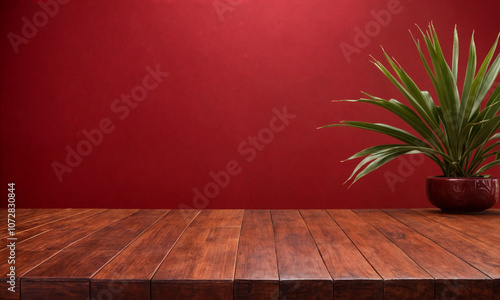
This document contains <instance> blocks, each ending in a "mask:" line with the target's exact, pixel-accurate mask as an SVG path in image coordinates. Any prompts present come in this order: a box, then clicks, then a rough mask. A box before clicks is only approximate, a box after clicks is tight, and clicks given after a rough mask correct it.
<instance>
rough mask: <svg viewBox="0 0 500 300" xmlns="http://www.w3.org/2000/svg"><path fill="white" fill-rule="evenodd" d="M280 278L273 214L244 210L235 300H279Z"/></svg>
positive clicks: (235, 281)
mask: <svg viewBox="0 0 500 300" xmlns="http://www.w3.org/2000/svg"><path fill="white" fill-rule="evenodd" d="M278 297H279V274H278V265H277V261H276V245H275V243H274V229H273V223H272V220H271V213H270V212H269V211H268V210H245V213H244V215H243V222H242V224H241V234H240V242H239V246H238V256H237V260H236V273H235V278H234V299H237V300H246V299H269V300H272V299H278Z"/></svg>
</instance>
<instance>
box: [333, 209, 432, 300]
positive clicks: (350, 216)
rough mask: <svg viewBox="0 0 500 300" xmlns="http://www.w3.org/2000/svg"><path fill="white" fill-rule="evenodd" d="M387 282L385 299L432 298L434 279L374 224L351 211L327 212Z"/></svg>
mask: <svg viewBox="0 0 500 300" xmlns="http://www.w3.org/2000/svg"><path fill="white" fill-rule="evenodd" d="M328 212H329V214H330V215H331V216H332V217H333V219H334V220H335V221H336V222H337V224H339V226H340V227H341V228H342V230H343V231H344V232H345V233H346V234H347V236H348V237H349V238H350V239H351V240H352V242H353V243H354V244H355V245H356V247H357V248H358V249H359V251H360V252H361V253H362V254H363V255H364V257H366V259H367V260H368V261H369V262H370V264H371V265H372V266H373V268H375V270H376V271H377V272H378V274H379V275H380V276H381V277H382V278H383V279H384V299H432V298H433V297H434V278H433V277H432V276H430V275H429V274H428V273H427V272H425V271H424V270H423V269H422V268H421V267H420V266H418V265H417V264H416V263H415V262H414V261H413V260H412V259H411V258H410V257H408V256H407V255H406V254H405V253H404V252H403V251H402V250H401V249H399V248H398V247H397V246H396V245H394V244H393V243H392V242H391V241H389V240H388V239H387V238H386V237H385V236H383V235H382V234H381V233H380V232H379V231H378V230H377V229H375V228H374V227H373V226H372V225H370V224H369V223H367V222H365V221H364V220H362V219H361V218H360V217H359V216H357V215H356V214H354V212H352V211H350V210H328Z"/></svg>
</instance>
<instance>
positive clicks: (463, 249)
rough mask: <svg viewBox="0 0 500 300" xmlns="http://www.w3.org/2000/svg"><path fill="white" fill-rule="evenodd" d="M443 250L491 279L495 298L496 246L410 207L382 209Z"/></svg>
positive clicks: (498, 281)
mask: <svg viewBox="0 0 500 300" xmlns="http://www.w3.org/2000/svg"><path fill="white" fill-rule="evenodd" d="M384 212H385V213H387V214H389V215H391V216H393V217H394V218H395V219H397V220H399V221H400V222H401V223H404V224H406V225H407V226H408V227H410V228H412V229H414V230H415V231H417V232H418V233H420V234H421V235H423V236H425V237H427V238H428V239H430V240H432V241H433V242H434V243H436V244H438V245H440V246H441V247H443V248H444V249H446V250H448V251H449V252H451V253H453V254H454V255H456V256H458V257H460V258H461V259H463V260H465V261H466V262H467V263H469V264H470V265H472V266H474V267H476V268H477V269H478V270H479V271H481V272H482V273H484V274H486V275H488V276H489V277H490V278H492V279H493V281H494V282H493V290H494V295H495V297H498V296H497V295H498V294H499V293H500V289H499V288H500V247H498V245H495V244H487V243H485V242H483V241H480V240H477V239H475V238H473V237H471V236H469V235H467V234H465V233H462V232H459V231H457V230H455V229H452V228H450V227H448V226H446V225H442V224H440V223H438V222H436V221H434V220H431V219H429V218H427V217H425V216H423V215H421V214H418V213H416V212H413V211H410V210H384Z"/></svg>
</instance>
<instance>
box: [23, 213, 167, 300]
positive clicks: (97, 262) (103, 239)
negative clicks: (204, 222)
mask: <svg viewBox="0 0 500 300" xmlns="http://www.w3.org/2000/svg"><path fill="white" fill-rule="evenodd" d="M165 213H166V211H165V210H140V211H137V212H135V213H133V214H131V215H129V216H127V217H125V218H123V219H121V220H119V221H117V222H114V223H112V224H110V225H108V226H106V227H104V228H102V229H99V230H98V231H96V232H94V233H92V234H91V235H89V236H87V237H85V238H83V239H81V240H79V241H78V242H76V243H73V244H71V245H70V246H68V247H66V248H64V249H63V250H62V251H60V252H59V253H57V254H56V255H54V256H53V257H51V258H50V259H48V260H47V261H45V262H43V263H42V264H40V265H39V266H37V267H36V268H34V269H32V270H31V271H29V272H28V273H26V274H25V275H24V276H23V277H22V278H21V294H22V295H23V299H37V300H44V299H47V300H48V299H54V300H56V299H87V297H89V291H90V278H91V277H92V275H94V274H95V273H96V272H97V271H98V270H100V269H101V268H102V267H103V266H104V265H106V263H107V262H109V261H110V260H111V259H112V258H113V257H114V256H116V255H117V254H118V253H119V252H120V251H121V250H122V249H123V248H125V247H126V246H127V245H128V244H130V243H131V242H132V241H133V240H134V239H135V238H137V237H138V236H139V235H140V234H141V233H142V232H144V231H145V230H146V229H147V228H149V227H150V226H151V225H152V224H153V223H154V222H155V221H156V220H158V219H159V218H160V217H161V216H163V215H164V214H165ZM76 258H77V259H76ZM63 282H65V284H63ZM42 289H43V293H42V294H39V295H38V294H37V291H40V290H42ZM85 291H86V297H85V298H81V295H82V294H84V293H85Z"/></svg>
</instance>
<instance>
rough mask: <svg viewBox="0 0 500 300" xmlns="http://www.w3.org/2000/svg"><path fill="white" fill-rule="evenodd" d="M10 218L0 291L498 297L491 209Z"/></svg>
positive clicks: (23, 295) (496, 236)
mask: <svg viewBox="0 0 500 300" xmlns="http://www.w3.org/2000/svg"><path fill="white" fill-rule="evenodd" d="M7 218H8V217H7V211H6V210H5V209H4V210H2V215H0V219H2V220H1V223H0V224H3V225H1V226H0V227H1V228H2V230H0V234H1V235H3V240H4V241H5V243H4V244H5V245H7V244H8V243H10V242H11V241H13V240H7V238H8V237H9V231H8V226H7ZM15 220H16V227H15V235H14V236H11V238H12V237H14V238H17V240H15V241H14V242H15V250H13V251H11V250H12V249H8V248H6V247H5V246H4V247H2V249H1V250H0V253H1V255H0V274H1V275H0V278H1V280H0V299H36V300H44V299H50V300H57V299H82V300H86V299H89V297H90V299H113V300H117V299H127V300H133V299H138V300H144V299H203V300H206V299H286V300H290V299H474V300H476V299H495V300H500V230H499V229H500V210H498V209H497V210H489V211H487V212H486V213H484V214H481V215H449V214H442V213H439V212H438V211H437V210H435V209H413V210H409V209H398V210H136V209H18V210H17V211H16V216H15ZM11 248H12V247H11ZM12 255H14V257H12ZM11 259H14V260H15V264H9V260H11ZM11 266H15V279H16V280H15V282H12V284H14V285H15V292H10V291H9V290H8V288H9V287H11V284H9V282H8V281H9V276H8V275H7V274H8V273H9V272H10V267H11Z"/></svg>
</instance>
